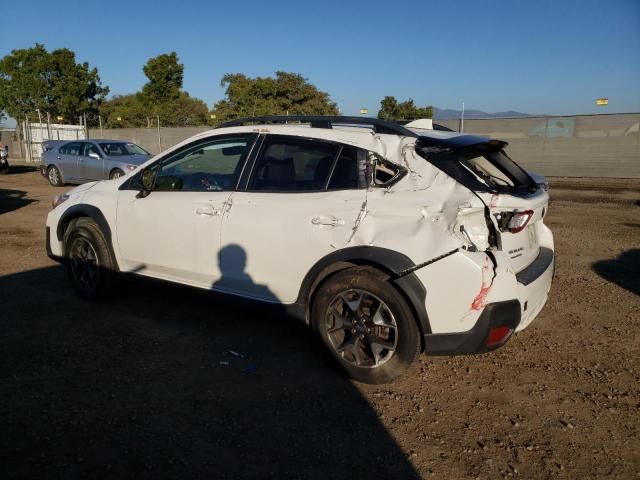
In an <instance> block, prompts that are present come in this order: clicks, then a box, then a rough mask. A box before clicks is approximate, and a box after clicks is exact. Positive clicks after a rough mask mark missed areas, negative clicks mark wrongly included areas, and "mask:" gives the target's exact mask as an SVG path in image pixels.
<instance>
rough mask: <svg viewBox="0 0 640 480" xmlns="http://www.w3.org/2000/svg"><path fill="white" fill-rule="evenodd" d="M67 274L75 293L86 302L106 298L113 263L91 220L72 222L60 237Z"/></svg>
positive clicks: (104, 240) (102, 235)
mask: <svg viewBox="0 0 640 480" xmlns="http://www.w3.org/2000/svg"><path fill="white" fill-rule="evenodd" d="M64 246H65V256H66V260H67V273H68V274H69V279H70V280H71V284H72V285H73V287H74V288H75V290H76V291H77V292H78V293H79V294H80V296H82V297H83V298H85V299H86V300H90V301H98V300H104V299H106V298H107V297H108V296H109V293H110V292H111V287H112V285H113V282H114V277H115V261H114V259H113V257H112V255H111V252H110V250H109V246H108V243H107V239H106V238H105V236H104V234H103V233H102V230H100V227H99V226H98V225H97V224H96V222H95V221H93V219H91V218H87V217H82V218H79V219H77V220H75V221H74V222H73V223H72V224H71V225H70V226H69V228H68V229H67V231H66V233H65V236H64Z"/></svg>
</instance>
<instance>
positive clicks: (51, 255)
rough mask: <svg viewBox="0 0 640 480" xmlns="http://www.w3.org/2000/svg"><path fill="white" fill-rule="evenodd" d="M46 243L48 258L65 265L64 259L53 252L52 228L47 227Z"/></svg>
mask: <svg viewBox="0 0 640 480" xmlns="http://www.w3.org/2000/svg"><path fill="white" fill-rule="evenodd" d="M45 242H46V244H45V248H46V250H47V257H49V258H50V259H51V260H55V261H56V262H59V263H63V261H64V257H61V256H60V255H56V254H54V253H53V251H52V250H51V228H49V227H47V230H46V233H45Z"/></svg>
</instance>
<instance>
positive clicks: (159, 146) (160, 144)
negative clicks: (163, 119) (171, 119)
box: [156, 115, 162, 153]
mask: <svg viewBox="0 0 640 480" xmlns="http://www.w3.org/2000/svg"><path fill="white" fill-rule="evenodd" d="M156 119H157V120H158V153H160V152H162V140H161V138H160V115H156Z"/></svg>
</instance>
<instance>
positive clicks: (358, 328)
mask: <svg viewBox="0 0 640 480" xmlns="http://www.w3.org/2000/svg"><path fill="white" fill-rule="evenodd" d="M325 326H326V329H327V330H326V331H327V336H328V338H329V342H330V343H331V346H332V347H333V349H334V351H335V352H336V354H337V355H338V356H339V357H340V358H341V359H342V360H344V361H345V362H347V363H349V364H351V365H353V366H356V367H359V368H376V367H379V366H380V365H383V364H385V363H386V362H388V361H389V360H390V359H391V358H392V357H393V355H394V353H395V351H396V347H397V345H398V326H397V323H396V319H395V317H394V315H393V313H392V312H391V309H390V308H389V307H388V306H387V304H386V303H385V302H383V301H382V300H381V299H380V298H379V297H377V296H376V295H374V294H373V293H371V292H368V291H366V290H360V289H349V290H346V291H343V292H340V293H339V294H338V295H336V296H335V297H334V298H333V300H332V301H331V303H329V308H327V312H326V316H325Z"/></svg>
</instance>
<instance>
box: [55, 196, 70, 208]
mask: <svg viewBox="0 0 640 480" xmlns="http://www.w3.org/2000/svg"><path fill="white" fill-rule="evenodd" d="M68 199H69V195H68V194H66V193H63V194H62V195H54V196H53V198H52V199H51V208H52V209H54V208H56V207H57V206H58V205H60V204H61V203H63V202H66V201H67V200H68Z"/></svg>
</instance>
